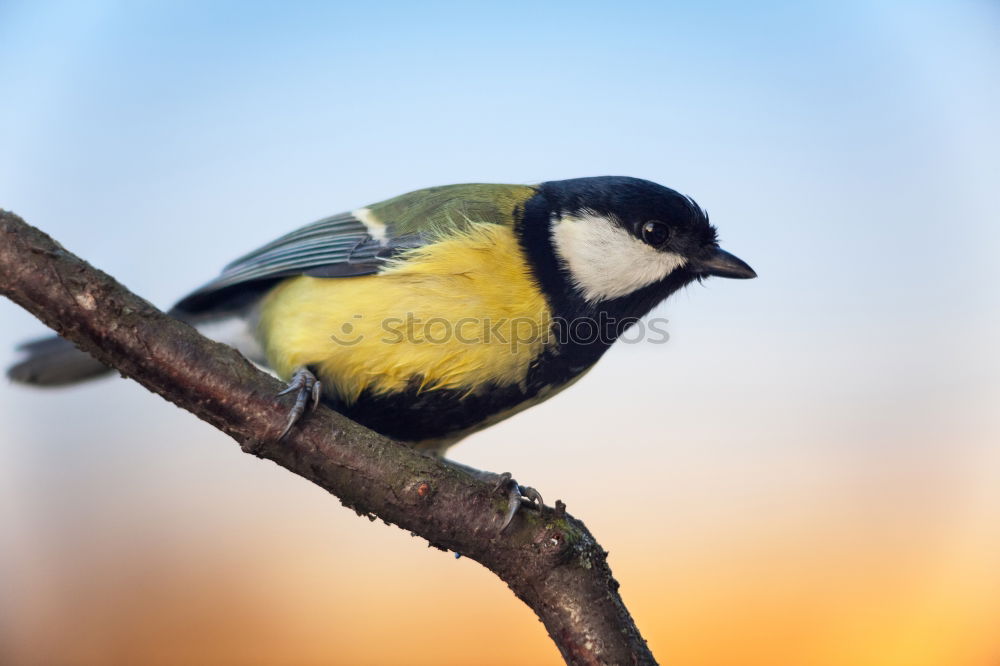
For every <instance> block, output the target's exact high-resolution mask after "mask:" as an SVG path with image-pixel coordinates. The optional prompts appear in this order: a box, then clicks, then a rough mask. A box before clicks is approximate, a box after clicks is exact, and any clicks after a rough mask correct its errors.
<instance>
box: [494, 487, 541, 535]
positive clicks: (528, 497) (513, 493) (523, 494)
mask: <svg viewBox="0 0 1000 666" xmlns="http://www.w3.org/2000/svg"><path fill="white" fill-rule="evenodd" d="M504 489H506V491H507V513H505V514H504V517H503V523H501V525H500V531H501V532H503V531H504V530H505V529H507V527H508V526H509V525H510V523H511V521H512V520H514V516H515V515H517V512H518V511H519V510H520V509H521V507H522V506H527V507H531V508H534V509H537V510H538V511H541V510H542V507H543V506H545V501H544V500H543V499H542V494H541V493H540V492H538V491H537V490H535V489H534V488H531V487H530V486H522V485H521V484H519V483H518V482H517V481H515V480H514V479H513V477H512V476H511V474H510V472H504V473H503V474H501V475H500V478H499V479H497V483H496V486H494V490H495V491H497V492H500V491H502V490H504Z"/></svg>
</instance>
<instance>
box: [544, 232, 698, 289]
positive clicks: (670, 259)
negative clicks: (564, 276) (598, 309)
mask: <svg viewBox="0 0 1000 666" xmlns="http://www.w3.org/2000/svg"><path fill="white" fill-rule="evenodd" d="M552 243H553V245H554V246H555V250H556V254H557V255H558V256H559V259H560V261H562V262H563V264H564V265H565V266H566V268H567V269H568V270H569V274H570V277H571V279H572V280H573V283H574V285H575V286H576V288H577V289H578V290H579V291H580V293H581V294H582V295H583V297H584V299H586V300H587V301H588V302H591V303H593V302H595V301H603V300H609V299H612V298H620V297H621V296H626V295H628V294H631V293H632V292H634V291H635V290H637V289H641V288H643V287H645V286H648V285H651V284H653V283H654V282H659V281H660V280H662V279H663V278H665V277H666V276H668V275H670V274H671V273H672V272H673V271H675V270H676V269H678V268H680V267H682V266H683V265H684V264H686V263H687V259H685V258H684V257H682V256H680V255H679V254H675V253H673V252H661V251H659V250H657V249H655V248H653V247H651V246H649V245H647V244H646V243H643V242H642V241H641V240H639V239H638V238H636V237H635V236H633V235H632V234H630V233H629V232H628V231H626V230H625V229H622V228H621V227H620V226H618V224H617V223H615V222H614V221H613V220H609V219H607V218H605V217H602V216H600V215H596V214H585V215H582V216H580V217H562V218H554V219H553V221H552Z"/></svg>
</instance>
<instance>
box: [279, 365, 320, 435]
mask: <svg viewBox="0 0 1000 666" xmlns="http://www.w3.org/2000/svg"><path fill="white" fill-rule="evenodd" d="M321 390H322V385H321V384H320V382H319V380H318V379H316V375H314V374H313V373H311V372H309V370H307V369H305V368H301V369H299V370H296V371H295V374H294V375H292V379H291V381H289V382H288V387H287V388H286V389H285V390H284V391H282V392H280V393H279V394H278V395H279V396H280V395H285V394H287V393H292V392H294V393H295V404H293V405H292V409H291V411H289V412H288V421H287V422H286V423H285V429H284V430H282V431H281V434H280V435H278V439H279V440H282V439H284V438H285V435H287V434H288V433H289V431H291V429H292V426H294V425H295V424H296V423H298V421H299V419H301V418H302V416H303V415H304V414H305V413H306V411H307V410H308V411H312V410H314V409H316V405H318V404H319V397H320V392H321Z"/></svg>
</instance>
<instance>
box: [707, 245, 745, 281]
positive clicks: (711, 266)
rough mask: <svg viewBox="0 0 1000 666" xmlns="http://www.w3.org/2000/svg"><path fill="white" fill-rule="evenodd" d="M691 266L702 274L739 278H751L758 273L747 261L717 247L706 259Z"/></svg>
mask: <svg viewBox="0 0 1000 666" xmlns="http://www.w3.org/2000/svg"><path fill="white" fill-rule="evenodd" d="M691 267H692V268H693V269H694V270H695V272H697V273H700V274H701V275H714V276H716V277H724V278H735V279H737V280H749V279H750V278H755V277H757V273H755V272H754V270H753V269H752V268H750V266H749V265H748V264H747V263H746V262H745V261H743V260H742V259H740V258H739V257H737V256H735V255H732V254H729V253H728V252H726V251H725V250H720V249H719V248H715V250H713V251H712V254H710V255H708V257H706V258H705V259H702V260H700V261H696V262H694V263H693V264H692V266H691Z"/></svg>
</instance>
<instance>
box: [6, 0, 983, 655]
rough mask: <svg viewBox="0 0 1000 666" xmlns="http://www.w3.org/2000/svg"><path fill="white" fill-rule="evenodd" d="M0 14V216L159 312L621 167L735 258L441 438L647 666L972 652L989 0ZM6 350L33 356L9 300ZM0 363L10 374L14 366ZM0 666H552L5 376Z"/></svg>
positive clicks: (424, 580)
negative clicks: (476, 429)
mask: <svg viewBox="0 0 1000 666" xmlns="http://www.w3.org/2000/svg"><path fill="white" fill-rule="evenodd" d="M750 5H751V3H737V2H731V3H727V2H710V3H689V4H677V3H666V2H663V3H659V2H658V3H652V2H650V3H637V2H618V3H592V2H579V1H577V2H572V3H568V2H567V3H557V2H553V3H526V2H525V3H521V2H505V3H502V4H501V3H494V4H477V3H440V2H421V3H375V2H373V3H350V4H348V3H249V2H240V3H237V2H232V3H226V2H215V3H196V2H169V3H167V2H163V3H156V2H20V1H13V2H12V0H0V44H3V48H2V50H0V90H2V91H3V102H2V103H0V207H3V208H5V209H8V210H13V211H15V212H17V213H18V214H19V215H21V216H23V217H24V218H25V219H26V220H27V221H28V222H30V223H32V224H34V225H37V226H38V227H40V228H42V229H44V230H45V231H47V232H49V233H50V234H52V235H53V236H54V237H55V238H56V239H58V240H59V241H60V242H62V243H63V244H64V245H65V246H66V247H67V248H68V249H70V250H71V251H73V252H76V253H77V254H79V255H80V256H82V257H84V258H86V259H87V260H89V261H90V262H92V263H93V264H94V265H96V266H98V267H100V268H102V269H104V270H105V271H107V272H109V273H111V274H112V275H115V276H116V277H117V278H118V279H120V280H121V281H122V282H123V283H125V284H126V285H128V286H129V287H130V288H131V289H133V290H134V291H135V292H137V293H139V294H141V295H143V296H144V297H146V298H148V299H149V300H151V301H153V302H154V303H156V304H158V305H160V306H163V307H167V306H169V305H171V304H172V303H173V302H174V301H175V300H176V299H177V298H179V297H180V296H182V295H183V294H185V293H186V292H187V291H188V290H190V289H192V288H194V287H196V286H198V285H199V284H201V283H203V282H205V281H206V280H207V279H209V278H211V277H212V276H213V275H215V274H216V272H217V271H218V270H219V269H220V268H221V266H222V265H223V264H225V263H226V262H228V261H229V260H230V259H232V258H234V257H235V256H237V255H239V254H241V253H243V252H245V251H247V250H250V249H252V248H254V247H256V246H258V245H260V244H262V243H264V242H266V241H269V240H271V239H272V238H274V237H276V236H278V235H280V234H282V233H285V232H286V231H289V230H291V229H293V228H295V227H297V226H300V225H302V224H304V223H307V222H310V221H312V220H314V219H317V218H319V217H323V216H325V215H328V214H331V213H335V212H339V211H342V210H348V209H352V208H357V207H359V206H362V205H364V204H367V203H371V202H374V201H378V200H380V199H383V198H386V197H389V196H392V195H395V194H399V193H402V192H405V191H408V190H412V189H416V188H419V187H424V186H429V185H437V184H445V183H453V182H469V181H484V182H514V183H532V182H539V181H543V180H551V179H559V178H568V177H577V176H589V175H606V174H623V175H632V176H639V177H643V178H648V179H651V180H655V181H658V182H660V183H663V184H665V185H668V186H670V187H673V188H675V189H678V190H680V191H682V192H685V193H688V194H691V195H692V196H694V197H695V198H696V199H697V200H698V202H699V203H700V204H701V205H702V206H704V207H705V208H707V209H708V211H709V212H710V214H711V217H712V220H713V222H714V223H715V224H716V225H717V226H718V227H719V230H720V235H721V239H722V241H723V246H724V247H726V248H727V249H729V250H730V251H732V252H734V253H736V254H737V255H738V256H740V257H742V258H743V259H745V260H747V261H748V262H749V263H750V264H751V265H753V266H754V268H755V269H756V270H757V272H758V273H759V275H760V278H759V279H758V280H755V281H752V282H737V281H723V280H716V281H709V282H707V283H706V284H705V285H704V286H693V287H691V288H689V289H687V290H685V291H684V292H683V293H680V294H678V295H676V296H675V297H673V298H672V299H671V300H670V301H668V302H667V303H666V304H664V305H663V306H661V307H660V308H658V309H657V311H656V314H657V315H658V316H662V317H666V318H668V319H669V322H670V323H669V325H668V329H669V332H670V336H671V340H670V342H669V344H667V345H649V344H646V345H627V346H626V345H621V346H619V347H617V348H615V349H614V350H612V352H611V353H609V354H608V355H607V356H606V357H605V359H604V360H602V362H601V363H600V364H599V365H598V367H597V368H596V369H595V370H594V371H593V372H592V373H591V374H589V375H588V376H587V377H586V378H585V379H584V380H583V381H581V382H580V383H579V384H577V385H576V386H574V387H573V388H571V389H570V390H567V391H566V392H564V393H562V394H560V395H559V396H558V397H556V398H554V399H552V400H551V401H549V402H546V403H545V404H544V405H542V406H539V407H536V408H534V409H532V410H529V411H528V412H526V413H524V414H521V415H519V416H517V417H515V418H513V419H511V420H509V421H507V422H504V423H502V424H500V425H498V426H496V427H494V428H491V429H489V430H488V431H486V432H483V433H481V434H478V435H476V436H474V437H472V438H470V439H469V440H467V441H466V442H465V443H463V444H462V445H460V446H459V447H457V448H456V449H453V450H452V455H453V457H455V458H456V459H457V460H459V461H461V462H464V463H466V464H470V465H473V466H475V467H480V468H484V469H489V470H495V471H504V470H509V471H511V472H513V473H514V474H515V476H516V477H517V478H518V479H520V480H521V481H522V482H525V483H529V484H530V485H533V486H535V487H536V488H538V489H539V490H541V492H542V493H543V494H544V496H545V497H546V498H547V499H548V500H549V501H550V502H552V501H554V500H555V499H556V498H561V499H563V500H564V501H565V502H566V503H567V505H568V507H569V510H570V511H571V512H572V513H574V514H575V515H577V516H579V517H582V518H583V519H584V520H585V521H586V522H587V524H588V526H589V527H590V528H591V529H592V530H593V532H594V533H595V535H596V536H597V537H598V539H599V540H600V541H601V543H602V544H603V545H604V547H605V548H607V549H608V550H609V551H610V553H611V554H610V563H611V566H612V568H613V569H614V571H615V574H616V576H617V578H618V579H619V580H620V582H621V583H622V588H621V592H622V594H623V597H624V599H625V602H626V603H627V604H628V605H629V607H630V609H631V611H632V613H633V615H634V616H635V618H636V620H637V622H638V625H639V627H640V629H641V630H642V631H643V633H644V635H645V636H646V638H647V639H648V640H649V642H650V644H651V647H652V648H653V650H654V653H655V654H656V655H657V656H658V658H659V659H660V660H661V661H662V662H666V663H670V664H674V665H675V666H715V665H718V666H723V665H727V666H728V665H731V664H734V663H739V664H741V665H742V666H753V665H755V664H761V665H764V664H766V665H768V666H776V665H777V666H798V665H804V664H809V665H810V666H826V665H830V666H835V665H836V666H896V665H898V666H995V665H996V664H997V663H1000V629H998V627H1000V410H998V408H997V407H998V403H1000V353H998V352H997V348H996V345H997V340H998V339H1000V302H998V300H1000V298H998V296H997V290H996V284H997V280H998V278H1000V271H998V269H997V260H996V257H997V255H998V251H1000V234H998V224H997V223H998V220H1000V196H998V194H997V183H998V182H1000V157H998V156H1000V130H998V122H997V119H998V118H1000V83H998V82H1000V8H998V7H997V5H996V4H993V3H988V2H963V1H955V2H940V3H933V2H903V1H891V0H888V1H884V2H851V1H848V2H836V3H826V4H815V3H809V2H796V3H786V4H781V3H753V6H750ZM0 322H2V326H0V359H3V363H4V364H6V362H7V360H8V359H9V360H13V359H14V353H13V348H14V346H15V345H16V344H17V343H18V342H19V341H22V340H24V339H26V338H31V337H35V336H38V335H40V334H42V333H44V328H43V326H42V325H41V324H40V323H39V322H37V321H36V320H34V319H33V318H32V317H31V316H30V315H28V314H27V313H25V312H23V311H22V310H20V309H19V308H17V307H16V306H14V305H13V304H11V303H10V302H7V301H3V302H0ZM5 355H6V356H5ZM0 662H3V663H5V664H52V663H60V664H131V663H145V664H178V663H193V662H199V663H219V664H230V663H231V664H278V663H282V664H285V663H287V664H313V663H336V664H390V663H407V664H469V663H477V664H485V665H488V664H510V663H519V664H556V663H559V657H558V654H557V652H556V650H555V648H554V647H553V646H552V645H551V643H550V642H549V640H548V638H547V636H546V635H545V632H544V630H543V628H542V626H541V625H540V624H539V623H538V622H537V620H535V618H534V616H533V615H532V613H531V612H530V611H529V610H528V609H527V608H526V607H524V606H523V605H522V604H520V602H518V601H517V600H516V599H514V597H513V596H512V595H511V594H510V593H509V591H508V590H507V589H506V588H505V586H504V585H503V584H502V583H501V582H499V581H498V580H497V579H496V578H495V577H493V575H492V574H490V573H489V572H487V571H486V570H485V569H483V568H482V567H480V566H479V565H478V564H476V563H475V562H471V561H468V560H458V561H456V560H454V559H453V558H452V557H451V556H450V555H448V554H445V553H441V552H439V551H437V550H434V549H428V548H427V547H426V544H425V543H424V542H422V541H421V540H419V539H415V538H411V537H410V536H409V535H407V534H406V533H404V532H402V531H400V530H398V529H395V528H389V527H385V526H384V525H382V524H372V523H369V522H368V521H365V520H359V519H358V518H357V517H356V516H355V515H354V513H353V512H351V511H349V510H346V509H344V508H342V507H341V506H340V505H339V503H338V502H337V501H336V500H335V499H334V498H332V497H330V496H329V495H327V494H326V493H325V492H323V491H321V490H319V489H318V488H316V487H313V486H311V485H310V484H309V483H308V482H306V481H304V480H302V479H300V478H298V477H295V476H293V475H291V474H289V473H288V472H286V471H284V470H281V469H279V468H278V467H276V466H274V465H273V464H271V463H268V462H263V461H260V460H257V459H255V458H253V457H251V456H247V455H245V454H243V453H241V452H240V450H239V448H238V447H237V446H236V445H235V444H234V443H233V442H232V441H231V440H228V439H227V438H226V437H224V436H222V435H221V434H220V433H218V432H216V431H214V430H213V429H212V428H211V427H209V426H208V425H206V424H204V423H201V422H200V421H197V420H196V419H194V418H193V417H191V416H190V415H189V414H187V413H184V412H182V411H180V410H178V409H176V408H175V407H173V406H172V405H169V404H168V403H166V402H164V401H163V400H161V399H160V398H158V397H156V396H153V395H151V394H149V393H147V392H146V391H145V390H144V389H142V388H141V387H139V386H138V385H136V384H133V383H131V382H128V381H123V380H120V379H108V380H103V381H100V382H95V383H93V384H91V385H87V386H83V387H79V388H74V389H69V390H58V391H50V392H47V391H39V390H33V389H28V388H24V387H20V386H13V385H10V384H9V383H7V382H0Z"/></svg>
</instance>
